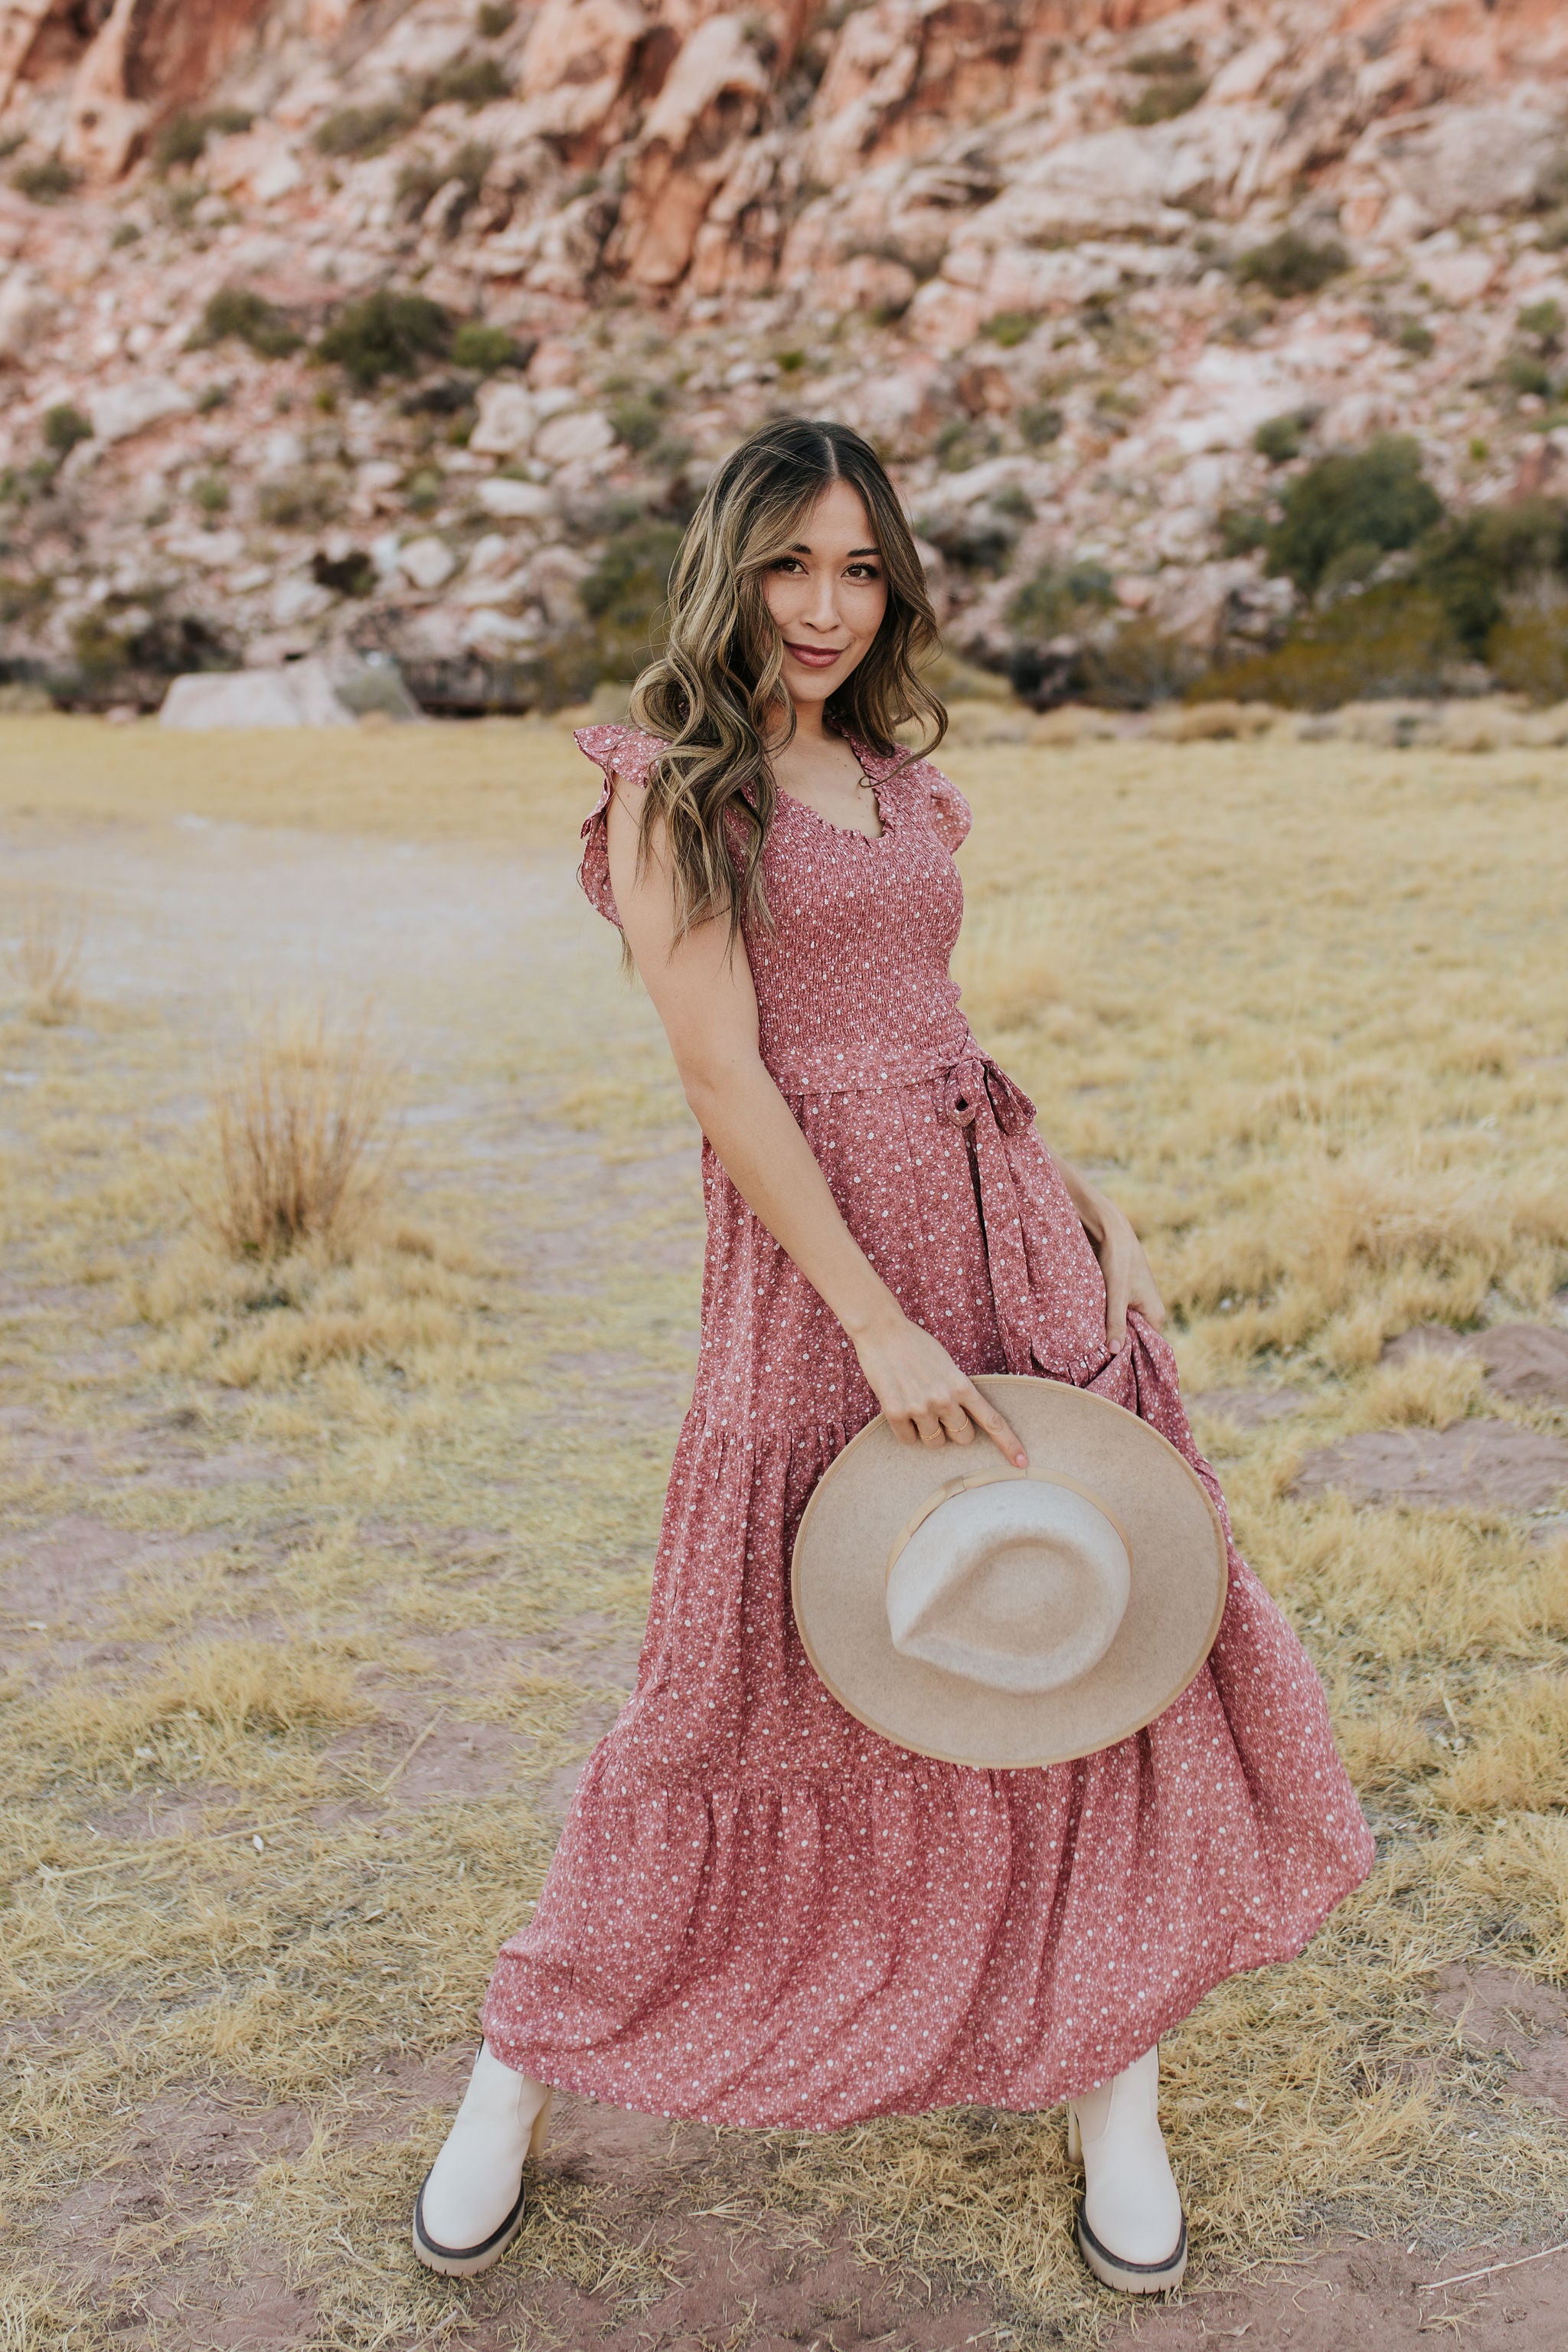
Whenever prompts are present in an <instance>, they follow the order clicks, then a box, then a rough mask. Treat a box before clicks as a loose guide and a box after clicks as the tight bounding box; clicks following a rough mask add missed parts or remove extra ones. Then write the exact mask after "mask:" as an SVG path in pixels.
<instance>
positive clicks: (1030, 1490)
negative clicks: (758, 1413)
mask: <svg viewBox="0 0 1568 2352" xmlns="http://www.w3.org/2000/svg"><path fill="white" fill-rule="evenodd" d="M974 1385H975V1387H976V1388H977V1389H979V1391H981V1393H982V1395H983V1396H984V1397H985V1398H986V1399H987V1401H988V1402H990V1403H992V1404H994V1406H995V1408H996V1410H997V1411H998V1412H1002V1413H1005V1415H1006V1417H1007V1419H1008V1420H1009V1421H1010V1422H1011V1423H1012V1424H1013V1426H1014V1428H1015V1429H1016V1431H1017V1433H1018V1434H1019V1436H1020V1437H1021V1438H1022V1440H1023V1442H1024V1448H1025V1451H1026V1454H1028V1457H1029V1461H1028V1467H1027V1469H1026V1470H1019V1469H1017V1468H1016V1467H1015V1466H1014V1465H1013V1464H1012V1463H1010V1462H1008V1461H1007V1460H1006V1459H1005V1456H1004V1455H1003V1454H1001V1453H1000V1452H999V1451H998V1450H997V1448H996V1447H995V1445H994V1444H993V1443H992V1441H991V1440H990V1439H989V1438H988V1437H986V1436H985V1435H984V1433H981V1432H980V1431H978V1430H977V1431H976V1433H975V1437H974V1441H973V1444H971V1445H967V1446H963V1447H959V1446H955V1445H943V1446H942V1447H940V1448H937V1447H927V1446H923V1445H922V1446H909V1445H902V1444H900V1443H899V1441H898V1440H897V1439H896V1438H895V1437H894V1435H893V1433H892V1431H891V1430H890V1429H889V1426H888V1424H887V1423H886V1421H885V1420H882V1419H881V1418H878V1419H877V1420H876V1421H874V1422H872V1423H870V1424H869V1426H868V1427H867V1428H865V1429H863V1430H862V1431H861V1432H860V1433H859V1435H858V1437H855V1438H853V1439H852V1440H851V1441H850V1443H849V1444H847V1446H846V1447H845V1449H844V1451H843V1453H842V1454H839V1455H838V1456H837V1459H836V1460H835V1461H834V1462H833V1463H832V1464H831V1465H830V1466H829V1467H828V1469H827V1470H826V1473H825V1474H824V1475H823V1477H822V1479H821V1481H820V1482H819V1484H818V1486H817V1487H816V1492H815V1493H814V1494H813V1496H812V1497H811V1500H810V1502H809V1503H808V1504H807V1506H806V1508H805V1516H804V1517H803V1518H802V1520H801V1523H800V1531H799V1533H798V1534H797V1536H796V1538H795V1557H794V1565H793V1570H792V1591H793V1595H794V1601H795V1623H796V1625H797V1626H798V1628H799V1630H800V1637H801V1640H802V1642H803V1643H805V1652H806V1655H807V1656H808V1657H809V1659H810V1660H811V1663H812V1664H813V1665H814V1666H815V1668H816V1672H817V1674H818V1675H820V1676H821V1678H822V1680H823V1682H824V1683H826V1685H827V1688H828V1689H829V1690H830V1691H831V1692H832V1693H833V1696H834V1697H835V1698H836V1699H837V1701H838V1702H839V1704H840V1706H844V1707H847V1709H848V1711H849V1713H850V1714H851V1715H852V1716H854V1717H856V1718H857V1719H858V1721H859V1722H861V1723H863V1724H865V1725H866V1726H867V1727H868V1729H870V1730H872V1731H876V1732H879V1733H880V1734H881V1736H882V1737H883V1738H885V1739H890V1740H893V1741H895V1742H896V1743H897V1745H898V1746H899V1747H900V1748H910V1749H911V1750H912V1751H913V1752H914V1753H915V1754H916V1755H920V1756H930V1757H932V1758H935V1759H937V1760H939V1761H940V1762H942V1763H947V1764H968V1765H974V1766H978V1767H980V1768H981V1769H985V1770H989V1771H1006V1770H1020V1769H1027V1768H1031V1767H1036V1766H1039V1765H1046V1764H1063V1763H1067V1762H1068V1761H1069V1760H1070V1759H1072V1758H1074V1757H1078V1756H1089V1755H1093V1754H1095V1753H1096V1752H1097V1751H1098V1750H1100V1748H1110V1747H1114V1745H1115V1744H1116V1742H1117V1741H1118V1740H1119V1739H1127V1738H1131V1735H1132V1733H1134V1732H1135V1731H1141V1730H1142V1728H1143V1727H1144V1726H1145V1724H1149V1723H1152V1721H1153V1720H1154V1718H1155V1717H1156V1716H1158V1715H1163V1713H1164V1711H1165V1709H1166V1707H1168V1706H1170V1705H1171V1704H1172V1702H1173V1700H1174V1699H1176V1698H1179V1697H1180V1696H1181V1694H1182V1692H1183V1691H1184V1690H1185V1689H1186V1687H1187V1685H1188V1684H1189V1683H1190V1682H1191V1681H1192V1680H1193V1678H1194V1675H1196V1674H1197V1673H1198V1672H1199V1671H1200V1669H1201V1668H1202V1665H1203V1664H1204V1661H1205V1658H1206V1657H1207V1656H1208V1654H1209V1651H1210V1649H1211V1647H1212V1646H1213V1643H1214V1639H1215V1634H1216V1633H1218V1631H1219V1622H1220V1618H1221V1616H1222V1614H1223V1613H1224V1610H1225V1600H1226V1543H1225V1533H1224V1530H1223V1528H1221V1526H1220V1522H1219V1516H1218V1513H1217V1512H1216V1511H1215V1507H1214V1504H1213V1503H1212V1501H1211V1500H1210V1498H1209V1496H1208V1493H1207V1491H1206V1490H1205V1487H1204V1486H1203V1484H1202V1482H1201V1480H1200V1479H1199V1478H1198V1476H1197V1474H1196V1473H1195V1471H1194V1469H1193V1468H1192V1466H1191V1465H1190V1464H1189V1463H1187V1462H1186V1461H1185V1460H1184V1458H1183V1456H1182V1455H1181V1454H1178V1453H1177V1451H1176V1449H1175V1447H1174V1446H1173V1445H1172V1444H1170V1443H1169V1441H1168V1440H1167V1439H1165V1438H1163V1437H1162V1436H1161V1434H1160V1433H1159V1431H1158V1430H1156V1429H1152V1428H1151V1427H1150V1425H1149V1423H1147V1422H1146V1421H1141V1420H1140V1419H1139V1418H1138V1416H1137V1415H1136V1414H1135V1413H1131V1412H1125V1411H1124V1410H1123V1408H1122V1407H1121V1405H1117V1404H1112V1403H1110V1402H1109V1401H1108V1400H1107V1399H1106V1398H1104V1397H1098V1396H1092V1395H1090V1394H1089V1392H1088V1391H1085V1390H1083V1389H1075V1388H1069V1387H1068V1386H1067V1385H1065V1384H1064V1383H1063V1382H1061V1381H1044V1380H1032V1379H1025V1378H1021V1377H1019V1376H1018V1375H1016V1374H1013V1373H996V1374H993V1375H987V1376H985V1377H984V1378H982V1379H980V1380H977V1381H975V1383H974Z"/></svg>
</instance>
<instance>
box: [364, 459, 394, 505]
mask: <svg viewBox="0 0 1568 2352" xmlns="http://www.w3.org/2000/svg"><path fill="white" fill-rule="evenodd" d="M402 479H403V468H402V467H401V466H398V465H395V464H394V462H393V460H392V459H391V458H390V457H371V458H367V459H366V461H365V463H364V464H363V466H360V467H356V468H355V471H354V491H355V495H356V496H358V497H362V498H374V497H375V495H376V493H377V492H378V491H380V490H390V489H395V488H396V486H397V484H398V483H399V482H400V481H401V480H402Z"/></svg>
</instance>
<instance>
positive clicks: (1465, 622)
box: [1411, 498, 1568, 660]
mask: <svg viewBox="0 0 1568 2352" xmlns="http://www.w3.org/2000/svg"><path fill="white" fill-rule="evenodd" d="M1411 577H1412V580H1413V581H1414V583H1415V584H1416V585H1417V586H1419V587H1423V588H1429V589H1430V590H1431V591H1432V593H1433V594H1434V595H1436V596H1438V597H1440V598H1441V600H1442V603H1443V605H1444V608H1445V610H1446V611H1447V614H1448V616H1449V618H1450V620H1451V621H1452V623H1453V625H1454V629H1455V633H1456V635H1458V639H1459V641H1460V643H1461V644H1462V645H1463V646H1464V647H1465V650H1466V651H1467V652H1468V654H1470V655H1471V656H1474V657H1475V658H1476V659H1478V660H1479V659H1481V658H1482V657H1483V656H1485V655H1486V652H1487V648H1488V645H1489V640H1490V638H1491V635H1492V633H1493V631H1494V630H1495V629H1497V628H1498V627H1499V626H1500V624H1501V623H1502V621H1503V620H1504V618H1505V615H1506V614H1507V611H1508V605H1509V601H1510V597H1518V596H1519V595H1521V594H1527V593H1532V592H1535V593H1540V592H1545V593H1548V595H1550V593H1551V591H1552V583H1554V582H1555V581H1557V580H1562V579H1568V501H1565V500H1563V499H1541V498H1536V499H1519V500H1518V501H1517V502H1513V503H1510V504H1509V505H1506V506H1496V507H1481V508H1479V509H1477V510H1476V511H1475V512H1474V513H1472V514H1468V515H1456V516H1453V517H1450V518H1448V519H1447V520H1445V521H1443V522H1442V523H1440V524H1439V525H1438V526H1437V527H1436V529H1435V530H1431V531H1429V532H1428V533H1427V534H1426V538H1425V539H1424V540H1423V541H1421V543H1420V545H1419V546H1418V547H1417V548H1416V550H1415V561H1414V564H1413V567H1412V572H1411Z"/></svg>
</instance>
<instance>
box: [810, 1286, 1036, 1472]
mask: <svg viewBox="0 0 1568 2352" xmlns="http://www.w3.org/2000/svg"><path fill="white" fill-rule="evenodd" d="M851 1337H852V1338H854V1335H853V1334H851ZM854 1345H855V1353H856V1354H857V1356H858V1358H859V1359H860V1369H861V1370H862V1371H863V1372H864V1373H865V1375H866V1378H867V1380H868V1381H869V1383H870V1386H871V1393H872V1394H873V1396H875V1398H876V1400H877V1402H878V1403H879V1405H880V1406H881V1408H882V1412H883V1415H884V1417H885V1419H886V1421H887V1423H888V1426H889V1429H890V1430H891V1431H892V1433H893V1435H894V1436H895V1437H896V1438H897V1439H898V1441H899V1443H900V1445H929V1446H932V1447H935V1446H938V1445H947V1444H953V1445H970V1444H973V1441H974V1432H975V1428H976V1426H977V1425H978V1426H979V1427H980V1428H981V1429H983V1430H984V1432H985V1434H986V1436H987V1437H989V1438H990V1439H991V1440H992V1441H993V1443H994V1444H995V1445H996V1446H997V1448H998V1449H999V1451H1000V1452H1001V1453H1002V1454H1005V1457H1006V1459H1007V1460H1008V1461H1009V1462H1011V1463H1012V1465H1013V1466H1014V1468H1015V1469H1017V1470H1025V1469H1027V1467H1028V1462H1029V1457H1028V1455H1027V1454H1026V1452H1025V1451H1024V1445H1023V1441H1022V1440H1021V1438H1020V1437H1019V1435H1018V1433H1017V1431H1016V1429H1015V1428H1014V1427H1013V1425H1012V1423H1011V1422H1009V1421H1007V1420H1006V1419H1005V1417H1004V1416H1003V1415H1002V1414H1001V1413H999V1412H997V1410H996V1408H995V1406H994V1405H993V1404H987V1402H986V1401H985V1399H984V1397H983V1396H982V1395H981V1393H980V1391H979V1390H978V1389H977V1388H976V1387H975V1385H974V1383H973V1381H972V1380H970V1379H969V1378H968V1377H967V1375H966V1374H965V1373H963V1372H961V1371H960V1370H959V1369H958V1366H957V1365H956V1364H955V1363H954V1362H953V1360H952V1357H951V1356H950V1355H949V1354H948V1352H947V1349H945V1348H944V1347H943V1346H942V1342H941V1340H940V1339H932V1338H931V1333H930V1332H929V1331H922V1330H921V1327H920V1325H919V1324H918V1323H911V1322H910V1318H909V1317H908V1316H907V1315H900V1316H899V1318H898V1319H897V1320H896V1321H892V1320H889V1322H888V1323H886V1324H885V1325H879V1327H878V1328H876V1329H875V1330H873V1331H870V1332H867V1333H865V1334H862V1335H861V1336H860V1337H859V1338H858V1339H855V1340H854Z"/></svg>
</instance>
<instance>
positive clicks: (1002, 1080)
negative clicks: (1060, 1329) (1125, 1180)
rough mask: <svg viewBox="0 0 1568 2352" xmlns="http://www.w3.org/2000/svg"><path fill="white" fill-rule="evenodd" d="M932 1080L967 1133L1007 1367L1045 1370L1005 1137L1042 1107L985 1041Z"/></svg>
mask: <svg viewBox="0 0 1568 2352" xmlns="http://www.w3.org/2000/svg"><path fill="white" fill-rule="evenodd" d="M932 1084H933V1088H934V1091H935V1094H936V1098H937V1108H938V1110H939V1111H940V1112H941V1114H942V1117H943V1118H948V1119H951V1121H952V1124H953V1126H954V1127H956V1128H960V1129H965V1130H967V1133H968V1139H969V1150H970V1154H971V1159H972V1162H973V1170H974V1188H975V1192H976V1195H977V1197H978V1200H979V1205H980V1223H981V1232H982V1234H983V1236H984V1243H985V1255H986V1260H987V1263H988V1265H989V1267H990V1272H991V1295H992V1297H993V1298H994V1301H995V1305H996V1327H997V1329H998V1331H999V1332H1000V1334H1001V1338H1002V1347H1003V1352H1004V1353H1005V1356H1006V1359H1007V1370H1009V1371H1010V1372H1024V1373H1029V1372H1033V1371H1036V1370H1043V1369H1044V1367H1043V1366H1041V1365H1038V1364H1037V1360H1036V1356H1035V1327H1036V1317H1037V1307H1036V1302H1035V1297H1034V1294H1033V1291H1032V1289H1031V1287H1030V1283H1029V1262H1028V1256H1027V1253H1026V1249H1025V1246H1024V1221H1023V1217H1022V1214H1021V1213H1020V1211H1019V1207H1018V1193H1017V1188H1016V1185H1015V1183H1014V1181H1013V1171H1012V1169H1011V1167H1010V1166H1009V1165H1008V1161H1007V1154H1006V1152H1005V1150H1003V1148H1002V1145H1003V1138H1004V1137H1005V1136H1014V1135H1022V1134H1024V1133H1025V1132H1026V1129H1027V1128H1028V1127H1029V1125H1030V1123H1031V1121H1032V1120H1033V1118H1034V1116H1035V1106H1034V1104H1033V1103H1032V1102H1031V1101H1030V1100H1029V1097H1028V1096H1027V1095H1026V1093H1025V1092H1024V1089H1023V1087H1020V1086H1018V1085H1016V1083H1015V1081H1014V1080H1013V1079H1011V1078H1010V1077H1009V1076H1007V1073H1006V1071H1005V1069H1003V1068H1002V1066H1001V1065H1000V1064H999V1063H997V1062H994V1061H993V1060H992V1058H991V1056H990V1055H989V1054H983V1053H982V1052H981V1051H980V1049H979V1047H978V1046H975V1047H974V1048H973V1051H972V1052H970V1053H967V1054H964V1055H963V1056H962V1057H961V1058H960V1059H959V1060H958V1061H956V1062H954V1063H952V1065H951V1066H950V1067H949V1068H947V1069H945V1070H943V1071H942V1072H941V1073H940V1074H939V1076H937V1077H936V1078H935V1079H934V1080H933V1082H932Z"/></svg>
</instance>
